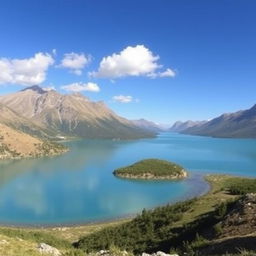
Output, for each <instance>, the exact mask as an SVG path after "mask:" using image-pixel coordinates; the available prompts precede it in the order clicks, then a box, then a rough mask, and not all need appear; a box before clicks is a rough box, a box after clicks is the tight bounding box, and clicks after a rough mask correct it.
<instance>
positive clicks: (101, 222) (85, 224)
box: [0, 174, 235, 230]
mask: <svg viewBox="0 0 256 256" xmlns="http://www.w3.org/2000/svg"><path fill="white" fill-rule="evenodd" d="M208 175H209V174H205V175H202V176H201V177H202V180H203V182H205V183H207V185H208V186H209V187H208V188H207V190H206V191H203V192H202V193H200V194H199V195H193V196H192V197H185V196H183V197H182V198H180V199H178V200H175V201H173V202H170V201H168V202H166V203H163V204H160V205H159V204H158V205H156V206H154V207H152V208H148V209H147V210H153V209H155V208H157V207H161V206H165V205H168V204H175V203H178V202H183V201H186V200H190V199H193V198H198V197H202V196H205V195H207V194H208V193H210V192H211V190H212V186H211V183H210V182H209V181H208V180H207V176H208ZM210 175H211V176H212V174H210ZM217 175H218V174H217ZM213 176H216V175H215V174H213ZM223 176H225V175H223ZM227 176H228V175H227ZM188 177H191V175H188V176H187V178H188ZM229 177H235V176H229ZM118 178H121V177H118ZM121 179H122V178H121ZM134 180H135V179H134ZM149 181H150V180H149ZM152 181H157V180H152ZM160 181H162V182H164V181H166V182H171V181H176V180H170V179H169V180H160ZM140 213H141V211H139V212H137V213H133V214H126V215H122V216H119V217H114V218H107V219H102V220H95V221H93V220H92V221H85V222H77V223H74V222H73V223H72V222H70V223H66V224H65V223H62V224H61V223H59V224H56V223H55V224H54V223H53V224H22V223H20V224H12V223H10V224H8V223H1V222H0V228H13V229H15V228H17V229H26V230H29V229H34V230H39V229H40V230H52V229H60V230H61V229H69V228H83V227H89V226H94V225H107V224H114V223H121V222H125V221H129V220H132V219H133V218H135V217H136V216H137V215H138V214H140Z"/></svg>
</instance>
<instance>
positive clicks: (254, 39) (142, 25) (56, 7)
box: [0, 0, 256, 123]
mask: <svg viewBox="0 0 256 256" xmlns="http://www.w3.org/2000/svg"><path fill="white" fill-rule="evenodd" d="M255 13H256V1H254V0H207V1H205V0H193V1H191V0H136V1H135V0H129V1H126V0H122V1H120V0H108V1H106V0H91V1H89V0H88V1H86V0H3V1H1V2H0V93H1V94H4V93H9V92H13V91H17V90H19V89H22V88H24V86H29V85H30V84H33V83H34V82H35V81H36V82H37V81H38V84H40V85H41V86H42V87H50V86H54V88H55V89H56V90H58V91H60V92H62V93H70V90H71V89H73V90H74V88H75V90H82V91H81V93H83V94H84V95H87V96H88V97H90V98H91V99H92V100H104V101H105V102H106V103H107V104H108V105H109V106H110V107H111V108H112V109H113V110H114V111H115V112H117V113H118V114H120V115H122V116H125V117H127V118H130V119H137V118H141V117H143V118H146V119H150V120H153V121H156V122H161V123H172V122H174V121H176V120H187V119H192V120H204V119H209V118H212V117H215V116H218V115H220V114H221V113H223V112H233V111H236V110H239V109H245V108H249V107H251V106H252V105H253V104H255V103H256V100H255V95H256V15H255ZM36 54H37V55H36ZM103 58H105V59H103ZM70 59H71V60H72V61H71V62H70V61H69V60H70ZM71 85H72V86H71ZM64 86H66V87H64ZM95 86H96V87H97V88H96V87H95ZM63 88H66V90H64V89H63ZM67 89H69V91H67ZM121 101H123V102H121ZM125 102H126V103H125Z"/></svg>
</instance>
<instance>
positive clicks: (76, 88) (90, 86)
mask: <svg viewBox="0 0 256 256" xmlns="http://www.w3.org/2000/svg"><path fill="white" fill-rule="evenodd" d="M61 89H63V90H66V91H71V92H82V91H88V92H99V91H100V87H99V86H98V85H97V84H95V83H91V82H89V83H81V82H80V83H72V84H68V85H64V86H62V87H61Z"/></svg>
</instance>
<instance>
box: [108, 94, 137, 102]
mask: <svg viewBox="0 0 256 256" xmlns="http://www.w3.org/2000/svg"><path fill="white" fill-rule="evenodd" d="M112 99H113V101H115V102H121V103H130V102H132V101H133V97H132V96H129V95H127V96H125V95H118V96H114V97H113V98H112Z"/></svg>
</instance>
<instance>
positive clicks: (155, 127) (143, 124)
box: [132, 118, 165, 133]
mask: <svg viewBox="0 0 256 256" xmlns="http://www.w3.org/2000/svg"><path fill="white" fill-rule="evenodd" d="M132 123H133V124H134V125H136V126H138V127H140V128H142V129H145V130H148V131H151V132H155V133H158V132H163V131H165V129H164V128H163V127H162V126H161V125H159V124H157V123H155V122H152V121H148V120H146V119H143V118H141V119H138V120H132Z"/></svg>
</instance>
